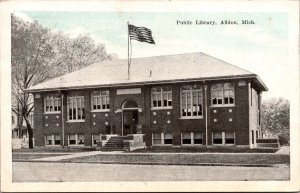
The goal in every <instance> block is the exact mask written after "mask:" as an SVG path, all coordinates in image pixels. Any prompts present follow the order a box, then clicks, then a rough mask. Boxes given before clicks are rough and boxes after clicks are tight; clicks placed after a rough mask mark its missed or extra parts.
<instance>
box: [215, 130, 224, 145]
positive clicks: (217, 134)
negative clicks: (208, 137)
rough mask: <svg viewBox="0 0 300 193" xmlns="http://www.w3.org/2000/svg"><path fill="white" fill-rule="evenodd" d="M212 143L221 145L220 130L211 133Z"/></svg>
mask: <svg viewBox="0 0 300 193" xmlns="http://www.w3.org/2000/svg"><path fill="white" fill-rule="evenodd" d="M213 143H214V145H222V144H223V140H222V133H221V132H216V133H213Z"/></svg>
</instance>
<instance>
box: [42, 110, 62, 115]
mask: <svg viewBox="0 0 300 193" xmlns="http://www.w3.org/2000/svg"><path fill="white" fill-rule="evenodd" d="M43 114H44V115H48V114H61V111H53V112H44V113H43Z"/></svg>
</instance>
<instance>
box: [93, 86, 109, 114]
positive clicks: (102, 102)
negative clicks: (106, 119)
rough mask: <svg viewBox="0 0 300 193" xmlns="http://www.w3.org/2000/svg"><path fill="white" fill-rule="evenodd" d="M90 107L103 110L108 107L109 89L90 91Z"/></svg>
mask: <svg viewBox="0 0 300 193" xmlns="http://www.w3.org/2000/svg"><path fill="white" fill-rule="evenodd" d="M92 109H93V110H104V109H109V91H108V90H102V91H93V92H92Z"/></svg>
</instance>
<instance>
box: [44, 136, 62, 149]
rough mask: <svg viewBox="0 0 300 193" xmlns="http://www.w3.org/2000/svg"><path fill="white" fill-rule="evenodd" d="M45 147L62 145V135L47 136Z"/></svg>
mask: <svg viewBox="0 0 300 193" xmlns="http://www.w3.org/2000/svg"><path fill="white" fill-rule="evenodd" d="M45 145H47V146H48V145H60V135H59V134H50V135H45Z"/></svg>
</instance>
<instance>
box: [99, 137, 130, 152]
mask: <svg viewBox="0 0 300 193" xmlns="http://www.w3.org/2000/svg"><path fill="white" fill-rule="evenodd" d="M124 139H125V137H123V136H118V137H111V138H110V139H109V140H108V142H107V143H106V144H105V145H104V147H103V148H102V149H101V151H124V150H125V147H124V143H123V141H124Z"/></svg>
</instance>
